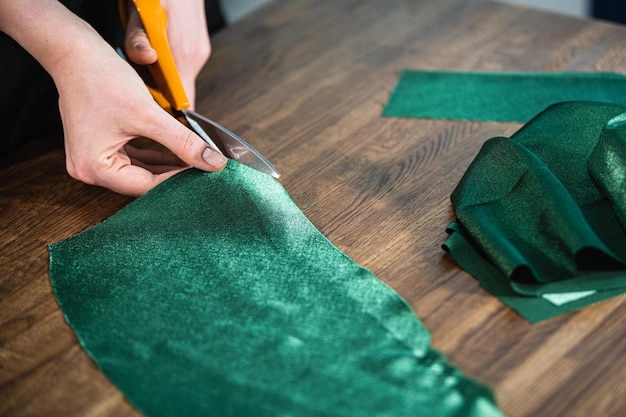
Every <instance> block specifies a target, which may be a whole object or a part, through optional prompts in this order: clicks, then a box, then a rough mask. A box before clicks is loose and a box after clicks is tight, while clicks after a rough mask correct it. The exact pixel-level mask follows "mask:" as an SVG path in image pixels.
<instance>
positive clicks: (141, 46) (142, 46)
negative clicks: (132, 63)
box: [133, 42, 148, 51]
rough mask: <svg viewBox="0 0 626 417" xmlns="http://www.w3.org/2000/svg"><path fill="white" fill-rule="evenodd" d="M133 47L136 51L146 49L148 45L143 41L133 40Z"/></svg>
mask: <svg viewBox="0 0 626 417" xmlns="http://www.w3.org/2000/svg"><path fill="white" fill-rule="evenodd" d="M133 48H135V49H137V50H138V51H145V50H146V49H148V45H146V44H145V43H143V42H135V43H134V44H133Z"/></svg>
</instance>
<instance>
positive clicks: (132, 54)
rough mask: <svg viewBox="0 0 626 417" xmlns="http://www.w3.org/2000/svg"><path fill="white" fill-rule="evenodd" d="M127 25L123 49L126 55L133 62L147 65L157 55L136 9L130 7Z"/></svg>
mask: <svg viewBox="0 0 626 417" xmlns="http://www.w3.org/2000/svg"><path fill="white" fill-rule="evenodd" d="M130 9H131V10H130V12H129V16H128V25H127V26H126V38H125V39H124V50H125V52H126V56H127V57H128V58H129V59H130V60H131V61H132V62H134V63H135V64H138V65H148V64H153V63H155V62H156V60H157V58H158V56H157V53H156V51H155V50H154V48H152V45H150V40H149V39H148V35H147V34H146V30H145V29H144V27H143V24H142V23H141V19H140V18H139V14H138V13H137V9H135V8H134V7H131V8H130Z"/></svg>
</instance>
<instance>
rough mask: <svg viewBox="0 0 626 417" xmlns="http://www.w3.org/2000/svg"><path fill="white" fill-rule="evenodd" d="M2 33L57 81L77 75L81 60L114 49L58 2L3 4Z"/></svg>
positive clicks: (22, 0) (6, 0) (10, 0)
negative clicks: (18, 45) (96, 52)
mask: <svg viewBox="0 0 626 417" xmlns="http://www.w3.org/2000/svg"><path fill="white" fill-rule="evenodd" d="M0 30H2V31H3V32H5V33H6V34H7V35H9V36H10V37H12V38H13V39H14V40H15V41H16V42H18V43H19V44H20V45H21V46H22V47H23V48H24V49H26V50H27V51H28V52H29V53H30V54H31V55H32V56H33V57H34V58H35V59H36V60H37V61H39V63H40V64H41V65H42V66H43V67H44V68H45V69H46V71H48V72H49V73H50V74H51V75H52V77H53V78H54V79H55V81H58V79H60V78H65V77H71V76H74V75H75V74H72V72H73V69H74V68H76V67H75V66H74V65H72V63H74V64H75V63H76V62H77V61H79V60H80V59H81V57H86V56H93V54H94V52H95V51H97V50H102V51H106V50H107V49H111V48H110V47H109V46H108V44H107V43H106V42H105V41H104V40H103V39H102V38H101V37H100V35H99V34H98V33H97V32H96V31H95V30H94V29H93V28H92V27H91V26H90V25H89V24H87V23H86V22H85V21H83V20H82V19H81V18H79V17H78V16H76V15H75V14H73V13H72V12H71V11H69V10H68V9H67V8H66V7H65V6H63V4H61V3H60V2H59V1H57V0H2V1H0ZM111 52H112V50H111ZM106 53H108V51H107V52H106Z"/></svg>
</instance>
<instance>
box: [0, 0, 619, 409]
mask: <svg viewBox="0 0 626 417" xmlns="http://www.w3.org/2000/svg"><path fill="white" fill-rule="evenodd" d="M213 48H214V52H213V56H212V58H211V60H210V62H209V64H208V66H207V67H206V69H205V71H204V72H203V73H202V74H201V76H200V80H199V91H198V96H199V97H201V98H202V99H201V100H200V101H199V103H198V108H199V109H200V110H201V112H202V113H206V114H209V115H211V116H212V117H214V118H215V119H216V120H219V121H220V122H222V123H223V124H224V125H226V126H228V127H230V128H231V129H232V130H234V131H235V132H237V133H239V134H241V135H242V136H243V137H244V138H246V139H247V140H248V141H249V142H251V143H252V144H253V145H254V146H256V147H257V148H258V149H259V150H260V151H261V152H263V153H264V154H266V155H267V156H268V157H269V158H270V160H272V161H273V162H274V163H275V165H276V166H277V168H278V169H279V170H280V171H281V173H282V174H283V178H282V179H281V182H282V184H283V185H284V186H285V188H286V189H287V191H288V192H289V193H290V194H291V196H292V198H293V200H294V201H295V202H296V203H297V204H298V206H299V207H300V208H301V209H302V210H303V211H304V213H305V214H306V215H307V216H308V217H309V218H310V219H311V221H312V222H313V223H314V224H315V225H316V226H317V227H318V228H319V229H320V230H321V232H322V233H324V234H325V235H326V236H328V238H330V240H331V241H332V242H334V243H335V244H336V245H337V246H338V247H339V248H340V249H341V250H343V251H344V252H346V253H347V254H348V255H349V256H351V257H352V258H353V259H354V260H355V261H357V262H358V263H359V264H361V265H363V266H365V267H367V268H369V269H371V270H372V271H374V273H375V274H376V275H377V276H378V277H379V278H380V279H382V280H383V281H385V282H387V283H388V284H390V285H391V286H392V287H393V288H394V289H396V290H397V291H398V292H399V293H400V295H402V296H403V297H405V298H406V299H407V300H408V301H409V302H410V303H411V305H412V306H413V307H414V309H415V311H416V313H417V315H418V316H419V317H420V318H421V319H422V320H423V322H424V323H425V325H426V326H427V327H428V329H430V331H431V332H432V335H433V345H434V347H435V348H436V349H438V350H440V351H442V352H443V353H444V354H445V355H446V356H447V357H448V358H449V360H450V361H451V362H452V363H454V364H455V365H456V366H458V367H459V368H461V369H462V370H463V371H464V372H465V373H466V374H468V375H470V376H471V377H474V378H476V379H478V380H480V381H483V382H484V383H486V384H488V385H490V386H491V387H492V388H493V389H494V390H495V392H496V395H497V396H498V399H499V404H500V406H501V408H502V409H503V410H504V412H505V413H506V414H507V415H509V416H529V417H530V416H551V417H555V416H568V417H572V416H581V417H582V416H585V417H587V416H603V417H609V416H624V415H626V325H625V324H626V320H625V319H624V317H625V316H626V297H618V298H615V299H612V300H609V301H605V302H602V303H600V304H597V305H594V306H591V307H588V308H585V309H584V310H582V311H580V312H576V313H571V314H567V315H565V316H561V317H558V318H554V319H551V320H548V321H545V322H542V323H540V324H536V325H530V324H529V323H528V322H527V321H526V320H524V319H523V318H521V317H520V316H518V315H517V314H516V313H515V312H513V311H512V310H511V309H509V308H508V307H506V306H504V305H503V304H502V303H501V302H500V301H499V300H498V299H497V298H495V297H494V296H492V295H490V294H489V293H487V292H485V291H484V290H482V289H481V288H480V287H479V286H478V284H477V282H476V281H475V280H474V278H472V277H471V276H470V275H468V274H467V273H466V272H464V271H462V270H461V269H460V268H459V267H458V266H457V265H456V264H455V262H454V261H453V260H452V259H451V258H450V256H449V255H447V254H446V253H444V252H443V251H442V250H441V244H442V243H443V241H444V240H445V237H446V234H445V231H444V230H445V227H446V226H447V225H448V223H450V221H451V220H452V219H453V216H454V214H453V211H452V209H451V207H450V202H449V195H450V193H451V191H452V189H453V188H454V186H455V185H456V184H457V182H458V181H459V179H460V177H461V175H462V174H463V172H464V171H465V169H466V168H467V166H468V164H469V163H470V161H471V160H472V159H473V158H474V156H475V155H476V153H477V152H478V149H479V147H480V145H481V144H482V143H483V142H484V141H485V140H487V139H489V138H491V137H493V136H498V135H510V134H511V133H513V132H514V131H515V130H517V129H518V128H519V127H520V125H516V124H503V123H472V122H457V121H441V120H421V119H397V118H382V117H380V112H381V109H382V106H383V104H384V103H385V102H386V100H387V98H388V95H389V93H390V91H391V90H392V88H393V87H394V85H395V83H396V81H397V79H398V74H399V72H400V70H402V69H403V68H420V69H451V70H492V71H557V70H584V71H590V70H591V71H594V70H598V71H616V72H621V73H626V59H625V58H626V28H623V27H619V26H616V25H611V24H606V23H600V22H593V21H589V20H581V19H577V18H571V17H565V16H560V15H556V14H548V13H543V12H538V11H533V10H530V9H522V8H516V7H513V6H509V5H504V4H501V3H494V2H488V1H483V0H432V1H430V0H422V1H417V0H394V1H388V0H342V1H336V0H335V1H333V0H277V1H275V2H273V3H271V4H269V5H268V6H266V7H264V8H262V9H260V10H259V11H257V12H255V13H253V14H252V15H250V16H249V17H247V18H245V19H244V20H242V21H240V22H238V23H237V24H235V25H233V26H231V27H229V28H228V29H226V30H225V31H223V32H221V33H219V34H218V35H216V36H215V37H214V38H213ZM51 135H52V136H55V135H56V136H57V137H58V136H59V134H58V133H54V132H51ZM130 201H131V199H130V198H127V197H123V196H120V195H116V194H114V193H112V192H110V191H107V190H105V189H101V188H96V187H91V186H87V185H84V184H81V183H78V182H76V181H74V180H72V179H71V178H70V177H69V176H68V175H67V174H66V173H65V168H64V154H63V150H62V148H60V147H58V146H43V145H42V144H41V143H38V144H36V146H31V147H30V148H28V149H25V150H24V151H23V152H21V153H19V154H17V155H13V156H12V157H11V158H10V159H9V160H5V161H4V163H3V167H2V168H0V415H2V416H49V417H51V416H65V417H69V416H94V417H95V416H136V415H138V413H137V411H136V410H134V409H133V408H132V407H131V406H130V405H129V404H128V403H127V402H126V401H125V400H124V398H123V396H122V394H121V393H120V392H119V391H118V390H117V389H116V388H115V387H114V386H112V384H111V383H110V382H108V380H107V379H106V378H105V377H104V376H103V375H102V374H101V373H100V372H99V371H98V369H97V368H96V367H95V365H94V364H93V362H92V361H91V360H90V359H89V358H88V356H87V355H86V354H85V352H84V351H83V350H82V349H81V347H80V346H79V344H78V342H77V341H76V338H75V337H74V334H73V332H72V331H71V329H70V328H69V327H68V326H67V324H66V323H65V322H64V319H63V313H62V312H61V310H60V309H59V307H58V306H57V304H56V301H55V299H54V296H53V294H52V292H51V287H50V282H49V275H48V258H47V248H46V245H47V244H48V243H51V242H55V241H58V240H61V239H64V238H67V237H69V236H72V235H74V234H76V233H78V232H80V231H82V230H84V229H86V228H88V227H90V226H92V225H94V224H96V223H98V222H100V221H102V220H104V219H106V218H107V217H109V216H111V215H113V214H114V213H116V212H117V211H118V210H119V209H121V208H122V207H123V206H125V205H126V204H128V203H129V202H130Z"/></svg>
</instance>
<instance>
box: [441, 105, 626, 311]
mask: <svg viewBox="0 0 626 417" xmlns="http://www.w3.org/2000/svg"><path fill="white" fill-rule="evenodd" d="M624 112H626V107H624V106H620V105H615V104H608V103H593V102H568V103H559V104H555V105H553V106H551V107H549V108H548V109H546V110H545V111H544V112H542V113H540V114H539V115H537V116H536V117H535V118H534V119H532V120H531V121H530V122H529V123H527V124H526V125H525V126H524V127H523V128H522V129H520V130H519V131H518V132H517V133H515V134H514V135H513V136H512V137H511V138H501V137H497V138H493V139H490V140H489V141H487V142H486V143H485V144H484V145H483V147H482V149H481V150H480V152H479V154H478V155H477V156H476V158H475V159H474V161H473V162H472V164H471V165H470V167H469V168H468V170H467V171H466V173H465V174H464V176H463V178H462V179H461V181H460V183H459V184H458V186H457V187H456V189H455V190H454V191H453V193H452V196H451V200H452V205H453V207H454V210H455V213H456V217H457V219H456V221H455V222H454V223H453V224H452V225H451V226H450V228H449V232H450V233H451V235H450V237H449V239H448V240H447V241H446V243H445V245H444V246H445V248H447V249H448V250H449V251H450V252H451V253H452V255H453V256H454V258H455V259H456V260H457V262H458V263H459V264H460V265H461V266H462V267H463V268H464V269H466V270H467V271H469V272H470V273H471V274H472V275H474V276H476V277H477V278H478V279H479V281H480V283H481V285H483V286H484V287H485V288H486V289H488V290H489V291H491V292H492V293H494V294H495V295H497V296H498V297H499V298H501V299H502V300H503V301H504V302H505V303H507V304H508V305H509V306H511V307H512V308H514V309H515V310H517V311H518V312H520V313H521V314H522V315H523V316H525V317H526V318H528V319H529V320H530V321H532V322H537V321H540V320H543V319H546V318H549V317H552V316H555V315H557V314H561V313H564V312H567V311H572V310H576V309H579V308H581V307H583V306H585V305H589V304H591V303H595V302H597V301H600V300H604V299H607V298H610V297H614V296H616V295H619V294H623V293H624V292H626V233H625V229H626V222H625V219H626V216H625V213H626V197H625V195H626V193H625V190H626V187H625V185H626V174H625V173H626V113H624Z"/></svg>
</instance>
